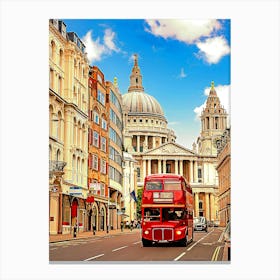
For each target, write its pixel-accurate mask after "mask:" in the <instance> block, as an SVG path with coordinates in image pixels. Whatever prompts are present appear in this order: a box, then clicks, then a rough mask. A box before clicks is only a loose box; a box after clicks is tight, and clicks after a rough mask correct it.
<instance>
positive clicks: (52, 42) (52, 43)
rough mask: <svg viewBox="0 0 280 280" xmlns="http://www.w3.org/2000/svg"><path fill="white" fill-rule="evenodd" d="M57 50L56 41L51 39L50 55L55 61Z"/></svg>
mask: <svg viewBox="0 0 280 280" xmlns="http://www.w3.org/2000/svg"><path fill="white" fill-rule="evenodd" d="M55 51H56V45H55V42H54V41H51V54H50V57H51V58H52V60H53V61H54V62H55Z"/></svg>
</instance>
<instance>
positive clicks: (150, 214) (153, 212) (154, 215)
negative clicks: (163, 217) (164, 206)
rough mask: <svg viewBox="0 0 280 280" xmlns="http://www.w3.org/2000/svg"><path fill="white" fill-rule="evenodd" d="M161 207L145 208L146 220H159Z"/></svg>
mask: <svg viewBox="0 0 280 280" xmlns="http://www.w3.org/2000/svg"><path fill="white" fill-rule="evenodd" d="M159 220H160V209H159V208H145V209H144V221H159Z"/></svg>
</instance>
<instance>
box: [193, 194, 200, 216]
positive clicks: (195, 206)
mask: <svg viewBox="0 0 280 280" xmlns="http://www.w3.org/2000/svg"><path fill="white" fill-rule="evenodd" d="M198 196H199V193H194V209H195V213H194V216H195V217H198V216H199V199H198Z"/></svg>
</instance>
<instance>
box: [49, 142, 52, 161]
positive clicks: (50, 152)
mask: <svg viewBox="0 0 280 280" xmlns="http://www.w3.org/2000/svg"><path fill="white" fill-rule="evenodd" d="M49 160H52V146H51V145H49Z"/></svg>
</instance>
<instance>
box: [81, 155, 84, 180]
mask: <svg viewBox="0 0 280 280" xmlns="http://www.w3.org/2000/svg"><path fill="white" fill-rule="evenodd" d="M84 164H85V161H84V159H82V164H81V184H83V176H84V174H83V171H84Z"/></svg>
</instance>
